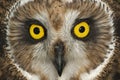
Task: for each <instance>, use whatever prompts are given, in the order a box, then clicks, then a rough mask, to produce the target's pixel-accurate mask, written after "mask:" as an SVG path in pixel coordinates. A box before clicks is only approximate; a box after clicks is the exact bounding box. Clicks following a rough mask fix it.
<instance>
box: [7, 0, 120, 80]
mask: <svg viewBox="0 0 120 80" xmlns="http://www.w3.org/2000/svg"><path fill="white" fill-rule="evenodd" d="M9 11H10V13H9V14H7V17H6V18H7V19H8V22H7V26H6V40H7V46H6V47H5V51H6V53H7V57H8V58H9V60H11V63H12V64H13V65H12V66H14V67H15V68H16V69H17V71H19V73H21V75H22V76H24V77H25V78H26V79H25V80H103V79H102V78H104V77H106V76H107V78H104V80H113V77H114V73H115V72H116V70H113V69H115V68H113V67H114V66H115V64H114V63H113V62H114V61H115V60H116V59H117V58H119V56H118V54H119V52H120V51H119V50H118V47H120V45H117V44H118V43H117V42H119V41H117V40H118V39H116V37H114V31H115V26H114V22H113V17H114V15H113V10H112V9H111V7H109V5H108V4H106V3H105V2H104V1H102V0H18V1H16V3H15V4H14V5H13V6H12V8H10V10H9ZM9 60H8V61H9ZM112 70H113V71H112ZM109 73H111V74H110V75H108V74H109ZM21 80H22V79H21Z"/></svg>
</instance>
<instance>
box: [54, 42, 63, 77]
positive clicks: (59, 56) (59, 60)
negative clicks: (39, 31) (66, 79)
mask: <svg viewBox="0 0 120 80" xmlns="http://www.w3.org/2000/svg"><path fill="white" fill-rule="evenodd" d="M54 53H55V58H54V60H53V63H54V66H55V68H56V70H57V72H58V74H59V76H61V74H62V71H63V69H64V66H65V60H64V44H63V42H61V41H59V42H57V43H56V44H55V45H54Z"/></svg>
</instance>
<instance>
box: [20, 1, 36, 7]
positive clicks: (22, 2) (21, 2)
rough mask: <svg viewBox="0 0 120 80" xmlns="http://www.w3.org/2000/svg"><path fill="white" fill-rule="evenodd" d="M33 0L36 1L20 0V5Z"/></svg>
mask: <svg viewBox="0 0 120 80" xmlns="http://www.w3.org/2000/svg"><path fill="white" fill-rule="evenodd" d="M31 1H34V0H20V6H22V5H24V4H26V3H28V2H31Z"/></svg>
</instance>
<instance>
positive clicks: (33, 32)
mask: <svg viewBox="0 0 120 80" xmlns="http://www.w3.org/2000/svg"><path fill="white" fill-rule="evenodd" d="M29 32H30V36H31V37H32V38H33V39H36V40H38V39H41V38H43V37H44V36H45V30H44V28H43V27H42V26H40V25H36V24H33V25H31V26H30V29H29Z"/></svg>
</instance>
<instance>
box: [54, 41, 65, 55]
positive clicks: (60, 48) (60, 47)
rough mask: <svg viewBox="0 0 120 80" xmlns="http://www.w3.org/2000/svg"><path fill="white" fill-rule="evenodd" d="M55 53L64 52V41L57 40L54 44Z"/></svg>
mask: <svg viewBox="0 0 120 80" xmlns="http://www.w3.org/2000/svg"><path fill="white" fill-rule="evenodd" d="M54 51H55V53H64V43H63V42H58V43H56V44H55V45H54Z"/></svg>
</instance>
